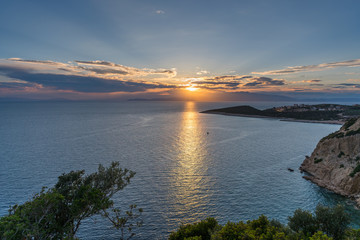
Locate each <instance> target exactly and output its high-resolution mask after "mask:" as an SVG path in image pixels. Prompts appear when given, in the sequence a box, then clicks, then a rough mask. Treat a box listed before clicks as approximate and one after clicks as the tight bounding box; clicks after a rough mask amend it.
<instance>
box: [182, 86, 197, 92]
mask: <svg viewBox="0 0 360 240" xmlns="http://www.w3.org/2000/svg"><path fill="white" fill-rule="evenodd" d="M185 89H186V90H189V91H191V92H194V91H197V90H198V88H196V87H187V88H185Z"/></svg>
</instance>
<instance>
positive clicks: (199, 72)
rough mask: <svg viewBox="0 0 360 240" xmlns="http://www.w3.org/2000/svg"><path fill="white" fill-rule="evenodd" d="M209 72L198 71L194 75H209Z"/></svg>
mask: <svg viewBox="0 0 360 240" xmlns="http://www.w3.org/2000/svg"><path fill="white" fill-rule="evenodd" d="M209 73H210V72H209V71H206V70H200V71H198V72H197V73H196V75H204V74H209Z"/></svg>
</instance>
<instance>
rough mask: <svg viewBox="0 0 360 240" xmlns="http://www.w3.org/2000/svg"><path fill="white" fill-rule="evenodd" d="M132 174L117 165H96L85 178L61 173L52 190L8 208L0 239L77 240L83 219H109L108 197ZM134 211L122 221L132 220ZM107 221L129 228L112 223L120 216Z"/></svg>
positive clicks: (78, 173) (0, 222)
mask: <svg viewBox="0 0 360 240" xmlns="http://www.w3.org/2000/svg"><path fill="white" fill-rule="evenodd" d="M134 175H135V172H132V171H129V170H127V169H121V168H120V167H119V163H118V162H113V163H112V164H111V166H110V167H108V168H105V167H103V166H102V165H99V168H98V171H97V172H95V173H92V174H90V175H85V171H84V170H81V171H71V172H70V173H67V174H63V175H61V176H60V177H59V179H58V182H57V183H56V185H55V186H54V187H53V188H50V189H46V188H43V189H42V191H41V192H40V193H38V194H36V195H35V196H34V197H33V198H32V199H31V200H30V201H27V202H25V203H24V204H22V205H15V206H13V207H11V208H10V210H9V214H8V215H7V216H4V217H1V218H0V239H6V240H18V239H76V237H75V234H76V232H77V231H78V229H79V227H80V225H81V223H82V221H83V220H84V219H86V218H89V217H91V216H93V215H95V214H102V215H104V216H106V217H108V218H109V214H108V213H107V209H109V208H111V207H112V206H113V201H112V200H111V197H112V196H113V195H114V194H115V193H116V192H118V191H120V190H122V189H123V188H124V187H125V186H126V185H127V184H129V183H130V179H131V178H132V177H133V176H134ZM132 206H133V205H132ZM135 208H136V206H135ZM133 209H134V207H133V208H131V216H129V215H125V217H124V218H125V220H126V219H129V220H134V214H133V212H132V211H133ZM118 213H119V211H118ZM140 213H141V211H140ZM137 216H138V215H135V217H137ZM110 219H113V220H114V221H113V225H114V227H115V228H117V227H119V226H120V227H121V228H128V226H129V224H130V223H129V222H128V221H126V222H125V224H123V225H116V223H117V222H116V221H115V220H121V219H122V218H121V217H120V215H119V214H118V215H116V216H115V217H113V218H110ZM122 233H123V232H122ZM131 236H132V235H131ZM121 238H122V239H123V238H124V237H123V235H122V236H121Z"/></svg>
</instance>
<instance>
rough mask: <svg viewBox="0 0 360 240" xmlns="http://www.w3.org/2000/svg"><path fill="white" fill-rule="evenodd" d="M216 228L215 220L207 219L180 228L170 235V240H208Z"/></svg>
mask: <svg viewBox="0 0 360 240" xmlns="http://www.w3.org/2000/svg"><path fill="white" fill-rule="evenodd" d="M217 226H218V222H217V221H216V219H215V218H211V217H209V218H207V219H205V220H202V221H201V222H198V223H193V224H187V225H182V226H180V228H179V230H178V231H176V232H173V233H171V234H170V236H169V239H170V240H183V239H192V240H195V239H201V240H210V238H211V234H212V232H214V230H215V229H216V227H217Z"/></svg>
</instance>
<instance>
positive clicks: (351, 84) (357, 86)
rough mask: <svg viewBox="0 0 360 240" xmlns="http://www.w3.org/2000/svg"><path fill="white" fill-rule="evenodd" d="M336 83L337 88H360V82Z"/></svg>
mask: <svg viewBox="0 0 360 240" xmlns="http://www.w3.org/2000/svg"><path fill="white" fill-rule="evenodd" d="M335 85H336V86H335V88H360V84H357V83H339V84H335Z"/></svg>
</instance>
